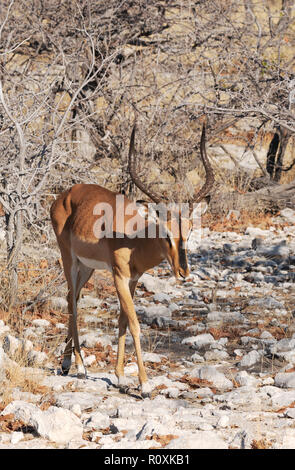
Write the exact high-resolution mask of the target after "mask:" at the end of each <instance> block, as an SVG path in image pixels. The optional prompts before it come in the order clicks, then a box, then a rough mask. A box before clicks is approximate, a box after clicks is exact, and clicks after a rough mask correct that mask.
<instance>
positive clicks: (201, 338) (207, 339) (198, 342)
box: [181, 333, 215, 349]
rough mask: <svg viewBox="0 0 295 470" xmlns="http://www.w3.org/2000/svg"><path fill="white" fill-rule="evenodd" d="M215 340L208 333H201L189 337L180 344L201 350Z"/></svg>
mask: <svg viewBox="0 0 295 470" xmlns="http://www.w3.org/2000/svg"><path fill="white" fill-rule="evenodd" d="M214 342H215V339H214V338H213V336H212V335H211V334H210V333H203V334H200V335H198V336H190V337H189V338H185V339H183V340H182V342H181V343H182V344H188V345H190V346H191V347H192V348H193V349H201V348H205V347H206V346H209V345H210V344H212V343H214Z"/></svg>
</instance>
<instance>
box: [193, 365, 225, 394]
mask: <svg viewBox="0 0 295 470" xmlns="http://www.w3.org/2000/svg"><path fill="white" fill-rule="evenodd" d="M190 375H191V376H192V377H198V378H199V379H202V380H207V381H208V382H211V383H212V385H213V386H215V387H217V388H219V389H228V388H232V387H233V383H232V382H231V381H230V380H229V379H227V378H226V377H225V375H224V374H223V373H222V372H219V371H218V370H217V369H216V368H215V367H213V366H203V367H197V368H195V369H193V370H192V371H191V372H190Z"/></svg>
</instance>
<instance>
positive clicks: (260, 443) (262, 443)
mask: <svg viewBox="0 0 295 470" xmlns="http://www.w3.org/2000/svg"><path fill="white" fill-rule="evenodd" d="M271 447H272V443H271V442H270V441H268V440H267V439H257V440H256V439H253V441H252V442H251V449H270V448H271Z"/></svg>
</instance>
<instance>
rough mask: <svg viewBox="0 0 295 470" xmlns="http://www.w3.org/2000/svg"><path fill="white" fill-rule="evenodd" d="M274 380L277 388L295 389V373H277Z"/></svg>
mask: <svg viewBox="0 0 295 470" xmlns="http://www.w3.org/2000/svg"><path fill="white" fill-rule="evenodd" d="M274 380H275V385H276V386H277V387H281V388H295V372H279V373H278V374H277V375H276V376H275V379H274Z"/></svg>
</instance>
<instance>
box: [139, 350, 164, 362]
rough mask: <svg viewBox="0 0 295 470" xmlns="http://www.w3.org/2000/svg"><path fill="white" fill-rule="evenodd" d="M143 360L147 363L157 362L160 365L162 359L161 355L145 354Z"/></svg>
mask: <svg viewBox="0 0 295 470" xmlns="http://www.w3.org/2000/svg"><path fill="white" fill-rule="evenodd" d="M142 358H143V360H144V361H145V362H155V363H158V364H159V363H160V362H161V357H160V356H159V354H155V353H151V352H144V353H143V355H142Z"/></svg>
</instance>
